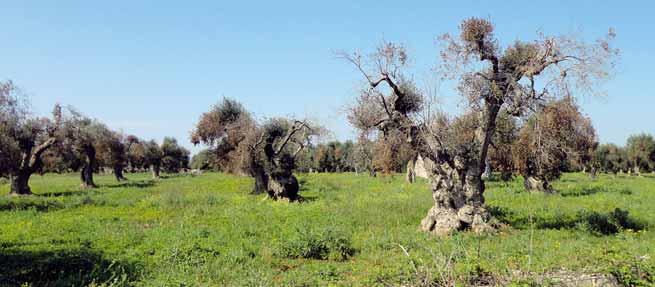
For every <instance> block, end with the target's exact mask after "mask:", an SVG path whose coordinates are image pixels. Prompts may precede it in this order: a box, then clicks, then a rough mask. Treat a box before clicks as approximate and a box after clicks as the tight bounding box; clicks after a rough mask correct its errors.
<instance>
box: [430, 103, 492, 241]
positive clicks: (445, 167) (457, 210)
mask: <svg viewBox="0 0 655 287" xmlns="http://www.w3.org/2000/svg"><path fill="white" fill-rule="evenodd" d="M499 111H500V103H496V102H489V101H487V102H486V105H485V113H484V114H483V117H484V126H482V128H481V130H480V134H479V135H478V136H477V140H478V141H479V142H480V150H479V151H478V154H477V158H476V159H475V160H471V161H468V162H463V161H462V160H461V159H459V158H457V157H456V158H455V159H453V160H452V161H447V160H439V159H438V158H431V157H429V156H423V158H424V160H426V159H430V160H431V161H432V162H433V164H431V166H430V167H429V169H428V170H427V172H428V176H429V178H430V182H431V185H432V198H433V200H434V206H432V208H431V209H430V210H429V211H428V214H427V216H426V217H425V218H424V219H423V220H422V221H421V226H420V228H421V230H423V231H425V232H430V233H433V234H437V235H448V234H451V233H453V232H455V231H460V230H467V229H470V230H473V231H474V232H483V231H486V230H490V229H492V227H491V226H490V224H489V220H490V219H491V216H490V215H489V212H488V211H487V209H486V208H485V206H484V196H483V194H484V190H485V184H484V180H483V179H482V174H483V173H484V171H485V168H486V163H487V153H488V150H489V145H490V144H491V138H492V137H493V135H494V132H495V130H496V118H497V116H498V112H499ZM428 141H430V140H428ZM432 146H433V147H432V148H431V149H432V150H435V151H438V150H439V148H438V147H437V148H435V147H434V144H432ZM426 166H427V165H426ZM426 169H427V167H426Z"/></svg>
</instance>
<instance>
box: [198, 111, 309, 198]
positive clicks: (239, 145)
mask: <svg viewBox="0 0 655 287" xmlns="http://www.w3.org/2000/svg"><path fill="white" fill-rule="evenodd" d="M320 130H321V129H320V128H315V127H314V128H313V127H311V126H310V124H309V123H307V122H306V121H300V120H289V119H283V118H273V119H269V120H267V121H264V122H263V123H257V122H256V121H255V120H254V119H253V118H252V117H251V115H250V114H249V113H248V112H247V111H246V110H245V108H244V107H243V106H242V105H241V104H240V103H238V102H237V101H235V100H231V99H227V98H225V99H223V100H222V101H221V102H220V103H219V104H217V105H215V106H213V107H212V108H211V110H210V111H209V112H207V113H205V114H203V115H202V116H201V118H200V121H199V122H198V124H197V125H196V129H195V130H194V131H193V132H192V135H191V141H192V142H193V143H194V144H199V143H204V144H207V145H209V146H210V147H211V148H212V149H213V151H214V154H215V156H216V161H217V163H218V165H219V166H224V167H231V169H232V170H235V171H236V170H240V171H245V172H246V173H247V174H249V175H250V176H252V177H253V178H254V179H255V184H254V188H253V193H256V194H257V193H264V192H265V193H267V194H268V195H269V196H270V197H271V198H274V199H285V200H290V201H294V200H297V199H299V195H298V181H297V180H296V177H295V176H294V175H293V170H294V168H295V159H296V157H297V156H298V155H299V154H300V152H301V151H302V150H303V149H304V148H305V147H306V146H308V145H309V144H310V139H311V137H312V136H315V135H317V134H318V131H320Z"/></svg>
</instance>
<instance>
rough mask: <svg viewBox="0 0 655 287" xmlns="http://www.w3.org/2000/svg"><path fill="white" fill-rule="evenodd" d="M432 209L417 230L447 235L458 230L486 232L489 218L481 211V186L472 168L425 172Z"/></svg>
mask: <svg viewBox="0 0 655 287" xmlns="http://www.w3.org/2000/svg"><path fill="white" fill-rule="evenodd" d="M429 173H430V182H431V186H432V198H433V199H434V206H432V208H431V209H430V210H429V211H428V214H427V216H426V217H425V218H424V219H423V220H422V221H421V230H423V231H425V232H430V233H433V234H436V235H448V234H450V233H452V232H455V231H459V230H467V229H471V230H473V231H474V232H482V231H485V230H488V229H490V226H489V224H488V222H489V219H490V215H489V212H488V211H487V210H486V209H485V207H484V197H483V196H482V194H483V192H484V183H483V182H482V180H481V179H480V172H479V170H478V169H477V167H476V168H471V169H468V172H467V171H463V170H460V171H458V170H456V169H454V168H451V167H450V166H448V165H447V164H442V165H437V164H434V165H433V168H432V169H431V170H430V171H429Z"/></svg>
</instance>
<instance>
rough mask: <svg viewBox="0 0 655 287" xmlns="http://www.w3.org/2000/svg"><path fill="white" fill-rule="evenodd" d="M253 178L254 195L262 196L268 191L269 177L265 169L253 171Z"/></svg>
mask: <svg viewBox="0 0 655 287" xmlns="http://www.w3.org/2000/svg"><path fill="white" fill-rule="evenodd" d="M251 175H252V177H254V178H255V185H254V186H253V189H252V194H262V193H265V192H267V191H268V175H266V173H265V172H264V168H262V167H255V168H253V170H252V171H251Z"/></svg>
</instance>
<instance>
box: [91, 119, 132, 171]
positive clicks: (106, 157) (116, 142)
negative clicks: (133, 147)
mask: <svg viewBox="0 0 655 287" xmlns="http://www.w3.org/2000/svg"><path fill="white" fill-rule="evenodd" d="M103 136H104V137H102V138H98V140H99V141H98V144H97V148H98V158H99V160H100V162H102V166H106V167H109V168H111V169H112V171H113V173H114V177H115V178H116V181H119V182H120V181H123V180H127V178H126V177H125V176H124V175H123V169H124V168H125V165H126V164H127V161H128V156H127V150H128V149H129V147H128V146H126V143H127V144H129V140H127V139H126V138H125V136H123V135H122V134H120V133H117V132H113V131H109V130H107V131H106V132H105V133H103Z"/></svg>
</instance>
